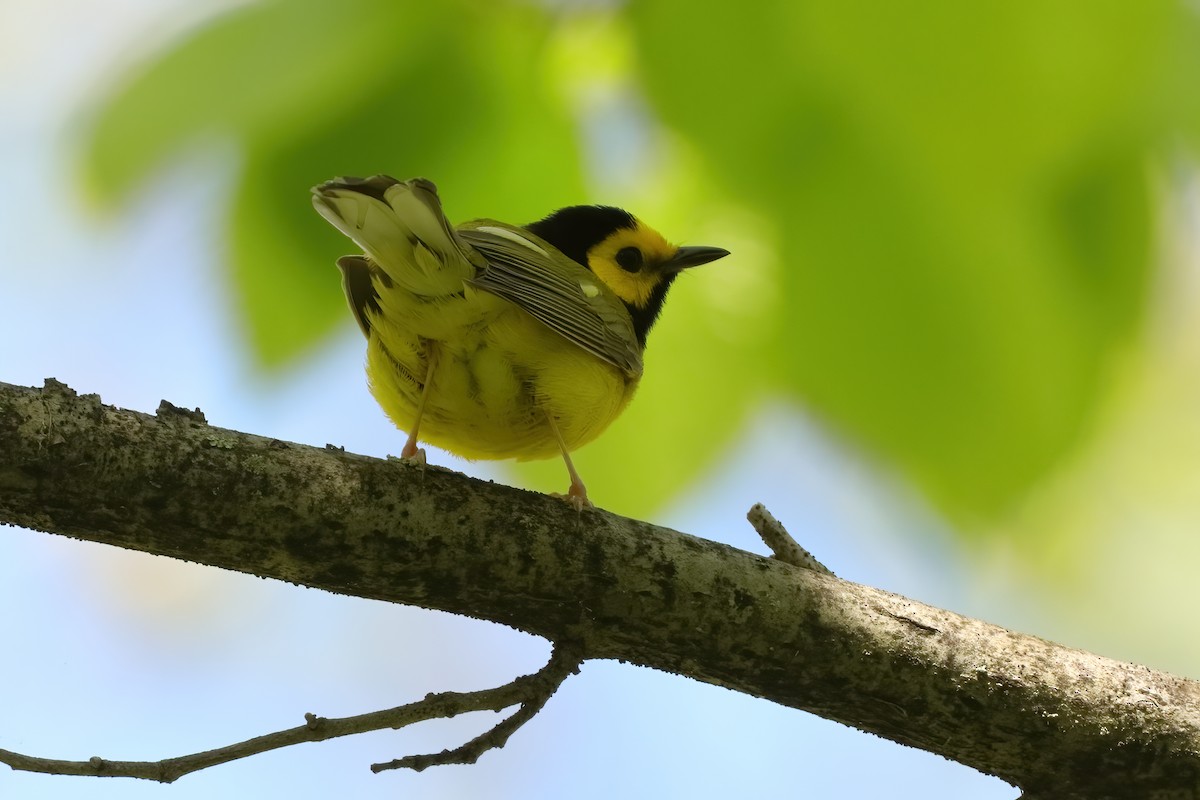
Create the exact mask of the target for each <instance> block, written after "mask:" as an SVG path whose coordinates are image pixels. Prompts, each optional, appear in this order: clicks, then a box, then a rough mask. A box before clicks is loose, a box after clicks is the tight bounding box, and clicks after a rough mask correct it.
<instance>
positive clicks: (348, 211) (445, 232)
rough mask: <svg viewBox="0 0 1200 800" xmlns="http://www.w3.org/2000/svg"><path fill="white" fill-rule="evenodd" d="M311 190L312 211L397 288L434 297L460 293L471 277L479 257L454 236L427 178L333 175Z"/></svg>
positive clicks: (434, 190)
mask: <svg viewBox="0 0 1200 800" xmlns="http://www.w3.org/2000/svg"><path fill="white" fill-rule="evenodd" d="M312 192H313V206H314V207H316V209H317V212H318V213H320V215H321V216H323V217H324V218H325V219H327V220H329V222H330V223H331V224H332V225H333V226H334V227H335V228H337V229H338V230H340V231H341V232H342V233H344V234H346V235H347V236H349V237H350V238H351V239H353V240H354V241H355V242H356V243H357V244H358V246H359V247H361V248H362V249H363V252H365V253H366V254H367V256H369V257H370V259H371V261H372V262H374V264H375V265H376V266H377V267H378V268H379V269H380V270H382V271H383V272H384V273H386V275H387V277H388V278H390V279H391V282H392V283H394V284H395V285H397V286H399V287H400V288H402V289H406V290H408V291H409V292H412V293H413V294H417V295H424V296H434V297H436V296H440V295H447V294H455V293H457V292H461V291H462V289H463V281H465V280H467V279H469V278H472V277H474V275H475V266H474V265H473V263H472V260H473V259H477V258H479V255H478V254H477V253H475V252H474V249H473V248H471V247H469V246H467V245H465V244H464V243H463V242H462V241H460V240H459V237H458V235H457V234H456V233H455V232H454V228H453V227H452V226H451V225H450V222H449V220H447V219H446V215H445V214H443V213H442V203H441V200H440V199H438V194H437V187H436V186H434V185H433V183H432V182H431V181H428V180H426V179H424V178H413V179H412V180H408V181H398V180H396V179H395V178H391V177H388V176H387V175H375V176H373V177H370V178H337V179H335V180H332V181H327V182H326V183H323V184H321V185H320V186H316V187H313V190H312Z"/></svg>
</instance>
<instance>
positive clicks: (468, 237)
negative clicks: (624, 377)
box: [457, 220, 642, 376]
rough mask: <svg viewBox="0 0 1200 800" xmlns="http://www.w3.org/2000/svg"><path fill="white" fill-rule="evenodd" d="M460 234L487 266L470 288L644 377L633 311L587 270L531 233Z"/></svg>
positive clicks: (493, 225) (481, 228) (482, 229)
mask: <svg viewBox="0 0 1200 800" xmlns="http://www.w3.org/2000/svg"><path fill="white" fill-rule="evenodd" d="M457 233H458V236H459V238H460V239H461V240H462V241H463V242H464V243H465V244H467V245H468V246H469V247H473V248H474V249H475V250H476V251H478V252H479V253H481V254H482V255H483V257H484V258H485V259H486V260H487V265H486V266H485V267H484V268H483V269H482V270H480V272H479V273H478V274H477V275H476V276H475V277H474V278H471V279H468V280H467V283H468V284H469V285H471V286H474V287H476V288H478V289H483V290H485V291H488V292H491V293H492V294H495V295H498V296H500V297H503V298H504V299H506V300H508V301H510V302H512V303H515V304H516V305H518V306H520V307H521V308H523V309H525V310H526V311H528V312H529V313H530V314H532V315H533V317H534V318H535V319H537V320H539V321H540V322H542V323H544V324H545V325H547V326H548V327H549V328H550V329H551V330H553V331H555V332H556V333H558V334H560V335H561V336H563V337H564V338H565V339H567V340H568V341H570V342H573V343H574V344H576V345H578V346H580V347H582V348H583V349H584V350H586V351H588V352H589V353H591V354H592V355H594V356H596V357H597V358H601V359H603V360H604V361H607V362H608V363H610V364H612V365H613V366H616V367H620V368H621V369H623V370H625V372H626V373H627V374H628V375H630V376H638V375H641V373H642V348H641V346H640V345H639V344H638V340H637V334H636V333H634V330H633V320H632V319H631V318H630V316H629V311H628V310H627V309H626V308H625V304H624V303H622V302H621V300H620V299H619V298H618V297H617V296H616V295H615V294H613V292H612V290H611V289H609V288H608V287H607V286H605V285H604V282H603V281H601V280H600V279H599V278H597V277H596V276H595V275H593V274H592V273H591V272H590V271H589V270H588V269H586V268H585V267H583V266H581V265H580V264H576V263H575V262H574V261H572V260H571V259H569V258H567V257H566V256H564V255H563V254H562V253H560V252H559V251H558V250H557V249H555V248H554V247H553V246H551V245H549V244H547V243H546V242H544V241H543V240H542V239H540V238H538V237H537V236H534V235H533V234H531V233H529V232H528V231H525V230H522V229H520V228H513V227H512V226H510V225H504V224H503V223H498V222H494V221H492V220H476V221H475V222H470V223H467V224H466V225H463V226H460V227H459V228H458V231H457Z"/></svg>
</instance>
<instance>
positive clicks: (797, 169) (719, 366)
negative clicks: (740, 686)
mask: <svg viewBox="0 0 1200 800" xmlns="http://www.w3.org/2000/svg"><path fill="white" fill-rule="evenodd" d="M1198 67H1200V28H1198V25H1197V18H1196V11H1195V8H1194V4H1191V3H1186V2H1182V0H1179V1H1177V2H1172V0H1143V2H1140V3H1137V4H1128V3H1095V2H1086V3H1085V2H1078V1H1075V0H1038V2H1032V0H1017V1H1016V2H1014V1H1013V0H979V1H978V2H974V3H961V2H953V1H952V0H921V1H920V2H913V3H905V4H890V3H862V2H846V1H845V0H841V1H840V2H821V1H819V0H811V1H809V2H782V0H780V2H763V3H725V4H706V5H697V4H691V3H685V2H682V0H647V1H646V2H628V3H619V2H584V1H582V0H581V1H580V2H566V1H565V0H563V1H562V2H552V1H551V0H546V1H545V2H516V1H515V0H512V1H510V2H482V1H478V2H470V1H468V0H451V1H450V2H445V3H436V4H431V3H417V2H409V1H406V2H388V1H387V0H347V1H346V2H341V3H336V4H335V3H323V2H318V0H288V1H286V2H266V1H265V0H260V2H228V1H227V2H219V3H207V4H197V3H189V2H185V0H0V173H2V174H3V175H4V190H3V192H0V245H2V250H0V380H2V381H6V382H9V383H17V384H27V385H40V384H41V382H42V381H43V379H44V378H46V377H55V378H58V379H59V380H62V381H64V382H66V383H67V384H68V385H70V386H72V387H74V388H75V389H77V390H78V391H80V392H88V393H90V392H94V393H98V394H100V396H101V397H102V398H103V400H104V401H105V402H107V403H111V404H115V405H119V406H124V407H127V408H133V409H137V410H141V411H147V412H151V411H153V410H154V409H155V407H156V406H157V405H158V402H159V400H160V399H164V398H165V399H167V400H170V401H171V402H173V403H175V404H177V405H181V406H187V407H196V406H199V407H200V408H202V409H203V410H204V411H205V413H206V414H207V416H208V419H209V420H210V421H211V422H212V423H213V424H215V425H219V426H223V427H229V428H234V429H238V430H244V431H251V432H254V433H258V434H261V435H265V436H272V437H276V438H280V439H285V440H293V441H298V442H305V443H309V444H315V445H323V444H325V443H327V442H328V443H333V444H337V445H341V446H345V447H346V448H347V449H348V450H351V451H355V452H359V453H366V454H370V455H374V456H380V457H382V456H384V455H386V454H388V453H395V452H398V451H399V448H400V447H401V445H402V443H403V434H402V433H401V432H398V431H396V430H395V429H394V428H393V427H392V426H391V424H390V423H389V422H388V421H387V420H386V419H385V417H384V416H383V414H382V413H381V412H380V411H379V410H378V409H377V408H376V407H375V405H374V403H373V401H372V400H371V398H370V397H369V395H368V394H367V391H366V387H365V384H364V380H363V376H362V358H363V345H362V342H361V340H360V336H359V334H358V331H357V329H356V328H355V326H354V324H353V322H352V321H351V319H350V317H349V314H348V313H347V312H346V310H345V308H344V305H343V299H342V296H341V291H340V287H339V282H338V275H337V273H336V270H335V269H334V268H333V266H332V261H333V259H334V258H335V257H336V256H338V255H340V254H342V253H344V252H349V251H350V249H351V248H350V247H349V246H348V243H347V242H346V241H344V240H342V239H341V238H340V236H339V235H338V234H337V233H336V232H335V231H333V230H332V228H330V227H329V226H327V225H326V224H324V223H323V222H322V221H321V220H320V219H319V218H318V217H317V216H316V214H315V213H313V212H312V210H311V207H310V205H309V200H308V188H309V187H310V186H312V185H313V184H315V183H318V182H320V181H322V180H325V179H327V178H330V177H333V176H335V175H343V174H373V173H377V172H385V173H390V174H393V175H396V176H398V177H401V178H405V177H410V176H414V175H425V176H428V177H430V178H432V179H434V180H436V182H437V183H438V186H439V188H440V190H441V193H442V196H443V198H444V201H445V205H446V208H447V212H448V213H449V215H450V216H451V218H452V219H455V220H462V219H467V218H471V217H476V216H490V217H496V218H501V219H504V220H507V221H512V222H523V221H529V220H532V219H535V218H538V217H540V216H542V215H543V214H545V213H546V212H548V211H550V210H552V209H554V208H557V207H559V206H562V205H567V204H571V203H578V202H599V203H608V204H614V205H621V206H624V207H626V208H629V209H631V210H633V211H634V212H635V213H637V214H638V215H639V216H641V217H642V218H644V219H646V220H648V221H649V222H650V223H651V224H652V225H654V226H655V227H657V228H659V229H660V230H662V231H664V232H665V233H666V234H667V235H668V236H669V237H671V238H673V239H675V240H676V241H679V242H681V243H697V244H711V245H719V246H723V247H727V248H728V249H730V250H731V251H733V253H734V255H733V256H731V257H730V258H727V259H725V260H723V261H720V262H717V263H714V264H713V265H712V266H710V267H705V268H703V269H701V270H696V271H695V273H692V274H689V275H688V276H687V278H686V279H685V280H681V281H680V282H679V283H678V284H677V287H676V288H675V289H673V291H672V296H671V298H670V301H669V302H668V304H667V309H666V313H665V314H664V317H663V319H662V321H661V322H660V323H659V325H658V327H657V328H656V329H655V331H654V333H653V335H652V337H651V339H650V347H649V353H648V357H647V376H646V379H645V381H644V382H643V386H642V389H641V390H640V392H639V395H638V397H637V399H636V400H635V402H634V404H633V406H632V407H631V409H630V410H629V411H628V412H627V413H626V414H625V416H624V417H623V418H622V419H621V420H619V421H618V422H617V423H616V424H615V425H614V426H613V427H612V428H611V429H610V431H609V432H608V433H607V434H606V435H605V436H604V437H602V438H601V439H600V440H599V441H598V442H596V443H594V444H592V445H589V446H588V447H587V448H585V449H584V450H582V451H580V452H579V453H578V456H577V464H578V466H579V468H580V470H581V472H582V474H583V476H584V477H585V479H586V480H587V482H588V486H589V488H590V490H591V494H592V497H593V499H594V500H595V501H596V502H597V503H598V504H599V505H601V506H603V507H605V508H608V509H610V510H612V511H615V512H618V513H623V514H628V515H632V516H638V517H642V518H646V519H650V520H653V521H655V522H658V523H661V524H665V525H669V526H673V527H676V528H678V529H680V530H686V531H689V532H691V533H695V534H698V535H701V536H705V537H709V538H712V539H717V540H721V541H724V542H728V543H730V544H733V545H735V546H739V547H744V548H746V549H750V550H755V551H759V552H761V551H762V549H763V547H762V545H761V544H760V543H759V542H758V541H757V540H756V537H755V536H754V535H753V533H752V532H751V530H750V529H749V526H748V525H747V524H746V523H745V521H744V514H745V512H746V510H747V509H748V508H749V507H750V506H751V505H752V504H753V503H755V502H764V503H765V504H766V505H767V506H768V507H769V508H770V509H771V510H772V511H773V512H774V513H775V514H776V515H777V516H778V517H779V518H780V519H782V520H783V521H784V522H785V523H786V524H788V526H789V527H790V529H791V530H792V531H793V533H794V534H795V535H796V537H797V538H798V539H799V540H800V541H801V542H802V543H803V544H805V545H806V546H808V547H809V548H810V549H811V550H813V552H814V553H816V554H817V556H818V557H819V558H821V559H822V560H824V561H825V562H826V563H827V564H829V565H830V566H831V567H832V568H833V569H834V570H835V571H837V572H838V574H840V575H842V576H844V577H847V578H849V579H852V580H856V581H859V582H863V583H868V584H872V585H875V586H879V587H882V588H886V589H889V590H892V591H896V592H900V593H903V594H906V595H909V596H911V597H914V598H917V599H919V600H922V601H924V602H928V603H932V604H935V605H940V606H944V607H947V608H950V609H953V610H955V611H958V612H961V613H965V614H969V615H972V616H978V617H982V618H984V619H987V620H990V621H993V622H996V623H999V624H1002V625H1006V626H1009V627H1013V628H1016V629H1019V630H1022V631H1026V632H1030V633H1035V634H1038V635H1041V636H1045V637H1047V638H1051V639H1055V640H1058V641H1062V642H1064V643H1068V644H1071V645H1075V646H1079V647H1083V648H1087V649H1090V650H1094V651H1096V652H1099V653H1103V654H1105V655H1108V656H1112V657H1115V658H1120V659H1126V660H1130V661H1136V662H1139V663H1144V664H1149V665H1152V666H1155V667H1159V668H1163V669H1168V670H1172V671H1174V672H1177V673H1180V674H1184V675H1190V676H1195V677H1200V636H1197V633H1198V632H1200V631H1198V626H1197V623H1196V612H1195V609H1196V608H1197V607H1200V588H1197V587H1198V585H1200V584H1198V582H1197V581H1196V580H1195V579H1194V573H1195V571H1196V565H1197V563H1198V562H1200V544H1198V542H1200V539H1198V537H1197V528H1198V526H1200V415H1198V414H1197V409H1198V407H1200V405H1198V404H1200V313H1198V312H1200V266H1198V264H1200V262H1198V261H1197V244H1198V241H1200V240H1198V239H1197V230H1198V225H1197V223H1198V222H1200V202H1198V195H1197V187H1196V181H1195V171H1194V162H1193V157H1194V153H1195V146H1196V144H1197V141H1198V139H1197V135H1198V134H1200V88H1198V87H1200V81H1197V77H1198V76H1200V69H1198ZM430 458H431V460H433V461H435V462H437V463H441V464H446V465H450V466H453V467H455V468H458V469H462V470H463V471H465V472H468V473H469V474H472V475H478V476H483V477H488V478H492V479H495V480H501V481H505V482H511V483H514V484H517V485H521V486H527V487H531V488H536V489H540V490H561V489H562V488H564V486H565V476H564V475H563V471H562V467H561V464H559V463H557V462H546V463H544V464H531V465H513V464H499V465H493V464H468V463H464V462H461V461H458V460H456V459H454V458H452V457H450V456H448V455H446V454H443V453H438V452H436V451H431V453H430ZM0 602H2V603H3V605H2V606H0V624H2V625H3V628H4V635H3V641H4V645H3V646H2V647H0V747H3V748H7V749H13V750H18V751H23V752H30V753H34V754H39V755H45V756H52V757H61V758H87V757H89V756H92V755H96V754H100V755H104V756H106V757H111V758H129V759H150V758H161V757H166V756H171V755H177V754H182V753H185V752H193V751H196V750H200V749H206V748H209V747H213V746H217V745H220V744H225V743H227V742H230V741H234V740H240V739H243V738H247V737H249V736H252V735H256V734H258V733H262V732H265V731H268V730H274V729H277V728H281V727H288V726H291V725H295V724H297V723H298V722H299V721H300V720H301V718H302V714H303V713H304V712H306V711H312V712H315V713H319V714H323V715H331V716H333V715H345V714H352V713H359V712H363V711H368V710H372V709H376V708H381V707H387V706H390V705H395V704H399V703H401V702H405V701H407V700H409V699H412V698H416V697H420V696H422V695H424V694H425V693H426V692H429V691H434V690H441V689H470V688H477V687H482V686H489V685H493V684H496V683H500V682H504V681H506V680H508V679H509V678H511V677H512V676H513V675H515V674H518V673H521V672H525V671H531V670H533V669H536V668H537V667H538V666H540V665H541V663H542V661H543V659H544V657H545V655H546V652H547V648H546V645H545V643H543V642H540V641H538V640H535V639H533V638H531V637H527V636H524V635H522V634H519V633H516V632H513V631H510V630H508V629H505V628H502V627H499V626H495V625H490V624H485V623H480V622H475V621H471V620H464V619H458V618H454V617H450V616H448V615H445V614H440V613H435V612H427V611H422V610H418V609H407V608H393V607H390V606H386V605H384V604H378V603H371V602H366V601H359V600H352V599H348V598H341V597H336V596H331V595H327V594H323V593H320V592H317V591H314V590H307V589H302V588H297V587H292V586H287V585H283V584H279V583H275V582H269V581H262V580H258V579H254V578H249V577H246V576H241V575H235V574H232V573H225V572H221V571H218V570H215V569H210V568H204V567H198V566H194V565H188V564H182V563H176V562H172V561H169V560H167V559H163V558H155V557H150V556H145V555H140V554H132V553H125V552H122V551H119V550H114V549H111V548H105V547H101V546H97V545H90V544H82V543H77V542H71V541H68V540H63V539H58V538H55V537H50V536H45V535H40V534H35V533H32V532H29V531H23V530H19V529H13V528H5V529H3V530H0ZM494 721H495V720H494V718H493V717H491V715H487V716H486V717H480V716H478V715H471V716H467V717H464V718H461V719H456V720H452V721H448V722H442V723H437V724H430V725H426V726H422V727H420V728H416V729H411V730H406V731H403V732H398V733H397V732H387V733H378V734H373V735H369V736H364V737H358V738H352V739H345V740H340V741H336V742H329V743H324V744H320V745H308V746H304V747H299V748H293V749H290V750H286V751H281V752H277V753H273V754H269V755H266V756H260V757H257V758H254V759H251V760H249V761H245V762H241V763H236V764H232V765H228V766H223V767H219V768H216V769H213V770H210V771H207V772H203V773H200V774H196V775H192V776H188V777H186V778H184V779H182V780H181V781H180V782H179V783H178V784H177V785H175V786H172V787H169V788H168V787H162V786H157V785H150V784H139V783H133V782H129V781H108V780H88V779H79V778H61V777H46V776H36V775H25V774H19V773H11V772H8V771H3V770H0V796H3V797H13V798H23V800H28V799H32V798H68V797H69V798H76V797H78V798H142V797H145V798H159V797H168V796H169V797H172V798H191V797H196V798H201V797H203V798H211V797H250V796H284V795H286V796H289V797H294V798H310V797H311V798H317V797H328V796H330V794H331V793H337V794H341V795H345V796H353V797H363V798H372V797H395V796H400V795H403V796H414V797H424V798H441V797H453V798H457V797H470V796H480V797H523V798H524V797H546V798H558V797H575V798H608V797H635V798H639V797H647V798H649V797H677V796H678V797H683V796H687V797H696V798H710V797H711V798H726V797H756V796H766V795H768V794H775V793H785V792H786V793H795V792H796V791H801V790H802V791H803V792H804V794H805V795H806V796H809V797H835V796H836V797H868V796H890V797H921V798H930V797H944V798H959V797H973V798H1011V797H1014V796H1015V792H1014V790H1012V789H1011V788H1010V787H1007V786H1005V785H1004V784H1002V783H1001V782H1000V781H997V780H995V779H992V778H988V777H986V776H982V775H979V774H977V773H974V772H973V771H971V770H969V769H966V768H964V767H961V766H958V765H955V764H951V763H948V762H946V761H944V760H942V759H940V758H938V757H935V756H931V755H929V754H925V753H921V752H917V751H913V750H909V749H904V748H901V747H899V746H897V745H893V744H891V743H889V742H884V741H881V740H879V739H876V738H874V737H871V736H868V735H865V734H861V733H858V732H855V731H852V730H848V729H845V728H842V727H840V726H837V725H834V724H832V723H829V722H825V721H823V720H819V719H816V718H814V717H811V716H808V715H805V714H803V713H800V712H798V711H795V710H792V709H785V708H779V707H776V706H773V705H771V704H769V703H766V702H763V701H759V700H754V699H751V698H747V697H743V696H740V695H737V694H734V693H732V692H729V691H727V690H724V689H720V688H716V687H711V686H706V685H701V684H698V683H695V682H692V681H688V680H684V679H680V678H676V677H672V676H667V675H663V674H659V673H655V672H651V671H649V670H644V669H639V668H634V667H630V666H628V665H618V664H612V663H589V664H587V665H586V666H585V669H584V671H583V673H582V674H581V675H579V676H577V677H576V678H574V679H573V680H571V681H569V682H568V683H567V684H566V686H565V687H564V688H563V689H562V690H561V691H560V693H559V694H558V695H557V696H556V697H555V698H554V699H553V700H552V701H551V702H550V704H549V705H548V706H547V708H546V709H545V711H544V712H543V713H542V714H541V715H540V716H539V717H538V719H536V720H535V721H534V722H533V723H532V724H530V725H529V726H527V727H526V728H525V729H524V730H522V731H521V732H520V733H518V734H517V735H516V736H514V738H513V739H512V740H511V741H510V743H509V745H508V746H507V747H506V748H505V749H504V750H503V751H500V752H496V753H491V754H489V755H487V756H485V758H484V759H483V761H482V762H481V763H480V764H478V765H475V766H472V767H454V768H443V769H434V770H431V771H428V772H426V773H423V774H413V773H390V774H385V775H382V776H375V775H372V774H371V773H370V772H369V771H368V770H367V768H366V767H367V764H369V763H370V762H372V761H382V760H388V759H390V758H393V757H396V756H399V755H403V754H406V753H411V752H418V751H430V750H440V749H442V748H443V747H447V746H453V745H455V744H458V743H460V742H461V741H463V740H464V739H465V738H469V737H470V736H471V735H474V733H476V732H478V731H479V730H482V729H483V728H484V727H485V726H487V725H489V724H491V723H492V722H494ZM800 787H802V789H801V788H800Z"/></svg>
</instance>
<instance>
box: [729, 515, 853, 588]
mask: <svg viewBox="0 0 1200 800" xmlns="http://www.w3.org/2000/svg"><path fill="white" fill-rule="evenodd" d="M746 519H748V520H750V524H751V525H753V526H754V530H756V531H758V535H759V536H761V537H762V540H763V541H764V542H766V544H767V547H769V548H771V552H772V553H774V554H775V558H777V559H779V560H780V561H782V562H783V563H785V564H791V565H792V566H793V567H800V568H801V569H810V570H812V571H813V572H820V573H822V574H825V575H833V570H831V569H830V568H829V567H827V566H825V565H824V564H822V563H821V562H820V561H818V560H817V559H816V557H814V556H813V554H812V553H810V552H808V551H807V550H805V549H804V548H803V547H801V546H800V543H799V542H797V541H796V540H795V539H793V538H792V535H791V534H790V533H788V532H787V529H786V528H784V527H783V523H781V522H780V521H779V520H777V519H775V517H774V516H772V515H771V512H770V511H767V507H766V506H764V505H763V504H762V503H755V504H754V506H753V507H751V509H750V511H749V512H747V514H746Z"/></svg>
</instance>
